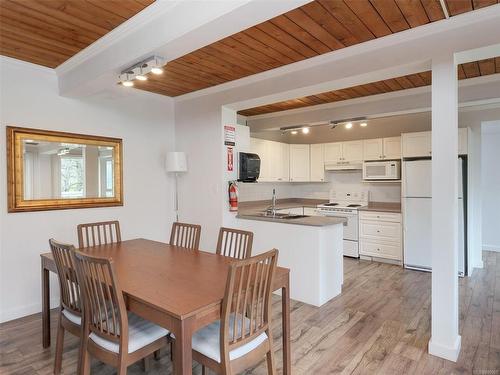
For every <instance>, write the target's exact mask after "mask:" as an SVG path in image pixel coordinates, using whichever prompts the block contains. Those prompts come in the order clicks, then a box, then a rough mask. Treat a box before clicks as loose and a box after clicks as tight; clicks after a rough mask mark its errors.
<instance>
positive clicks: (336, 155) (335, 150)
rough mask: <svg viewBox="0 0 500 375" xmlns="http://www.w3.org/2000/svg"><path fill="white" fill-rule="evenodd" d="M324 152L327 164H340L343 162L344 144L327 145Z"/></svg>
mask: <svg viewBox="0 0 500 375" xmlns="http://www.w3.org/2000/svg"><path fill="white" fill-rule="evenodd" d="M324 152H325V153H324V156H325V163H326V162H328V163H337V162H338V163H340V162H341V161H342V142H335V143H326V144H325V145H324Z"/></svg>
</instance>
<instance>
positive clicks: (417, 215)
mask: <svg viewBox="0 0 500 375" xmlns="http://www.w3.org/2000/svg"><path fill="white" fill-rule="evenodd" d="M431 163H432V161H431V160H407V161H404V163H403V168H404V171H403V215H404V218H403V223H404V224H403V225H404V265H405V267H406V268H411V269H417V270H422V271H431V251H432V248H431V231H432V185H431V181H432V173H431V171H432V170H431ZM462 177H463V160H462V159H461V158H459V159H458V272H459V275H461V276H463V275H464V272H465V236H464V229H465V228H464V225H465V224H464V199H463V190H464V189H463V179H462Z"/></svg>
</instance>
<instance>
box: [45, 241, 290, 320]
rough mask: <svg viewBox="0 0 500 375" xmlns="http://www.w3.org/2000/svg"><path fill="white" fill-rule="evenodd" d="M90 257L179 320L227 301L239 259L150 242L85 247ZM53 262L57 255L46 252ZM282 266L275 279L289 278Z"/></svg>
mask: <svg viewBox="0 0 500 375" xmlns="http://www.w3.org/2000/svg"><path fill="white" fill-rule="evenodd" d="M77 251H82V252H83V253H85V254H88V255H92V256H96V257H102V258H110V259H112V260H113V263H114V266H115V270H116V273H117V278H118V282H119V284H120V288H121V289H122V291H123V292H124V293H125V295H127V296H130V297H132V298H134V299H135V300H140V301H141V302H142V303H144V304H146V305H150V306H152V307H154V308H155V309H157V310H160V311H163V312H166V313H168V314H169V315H171V316H173V317H176V318H178V319H181V320H182V319H185V318H187V317H189V316H191V315H195V314H197V313H198V312H200V311H201V310H203V309H206V308H207V307H209V306H211V305H218V304H220V303H221V301H222V299H223V297H224V292H225V287H226V279H227V275H228V270H229V265H230V264H231V263H232V262H234V261H235V259H234V258H230V257H225V256H222V255H217V254H214V253H209V252H205V251H199V250H188V249H186V248H182V247H178V246H172V245H168V244H165V243H162V242H156V241H151V240H146V239H134V240H128V241H122V242H118V243H113V244H106V245H100V246H94V247H89V248H84V249H81V250H77ZM44 255H45V256H47V257H48V258H51V257H52V254H50V253H48V254H44ZM289 272H290V270H289V269H287V268H282V267H277V269H276V273H275V277H274V278H275V280H277V279H280V278H282V277H284V276H287V275H288V273H289Z"/></svg>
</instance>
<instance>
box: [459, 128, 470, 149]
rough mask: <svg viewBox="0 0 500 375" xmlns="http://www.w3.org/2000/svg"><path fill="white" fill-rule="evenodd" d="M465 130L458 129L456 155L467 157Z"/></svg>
mask: <svg viewBox="0 0 500 375" xmlns="http://www.w3.org/2000/svg"><path fill="white" fill-rule="evenodd" d="M467 151H468V150H467V128H459V129H458V155H467Z"/></svg>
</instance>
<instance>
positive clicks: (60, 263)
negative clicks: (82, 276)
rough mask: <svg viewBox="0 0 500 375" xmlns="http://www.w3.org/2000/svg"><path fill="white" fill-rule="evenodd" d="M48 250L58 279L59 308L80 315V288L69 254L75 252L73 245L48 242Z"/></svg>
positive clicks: (53, 241)
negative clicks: (52, 258)
mask: <svg viewBox="0 0 500 375" xmlns="http://www.w3.org/2000/svg"><path fill="white" fill-rule="evenodd" d="M49 245H50V250H51V252H52V255H53V257H54V262H55V264H56V268H57V275H58V278H59V289H60V294H61V306H62V308H63V309H66V310H69V311H70V312H71V313H73V314H75V315H78V316H81V315H82V300H81V295H80V286H79V284H78V280H77V276H76V271H75V267H74V264H73V258H72V256H71V253H72V252H73V251H74V250H75V247H74V246H73V245H67V244H63V243H60V242H57V241H56V240H54V239H50V240H49Z"/></svg>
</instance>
